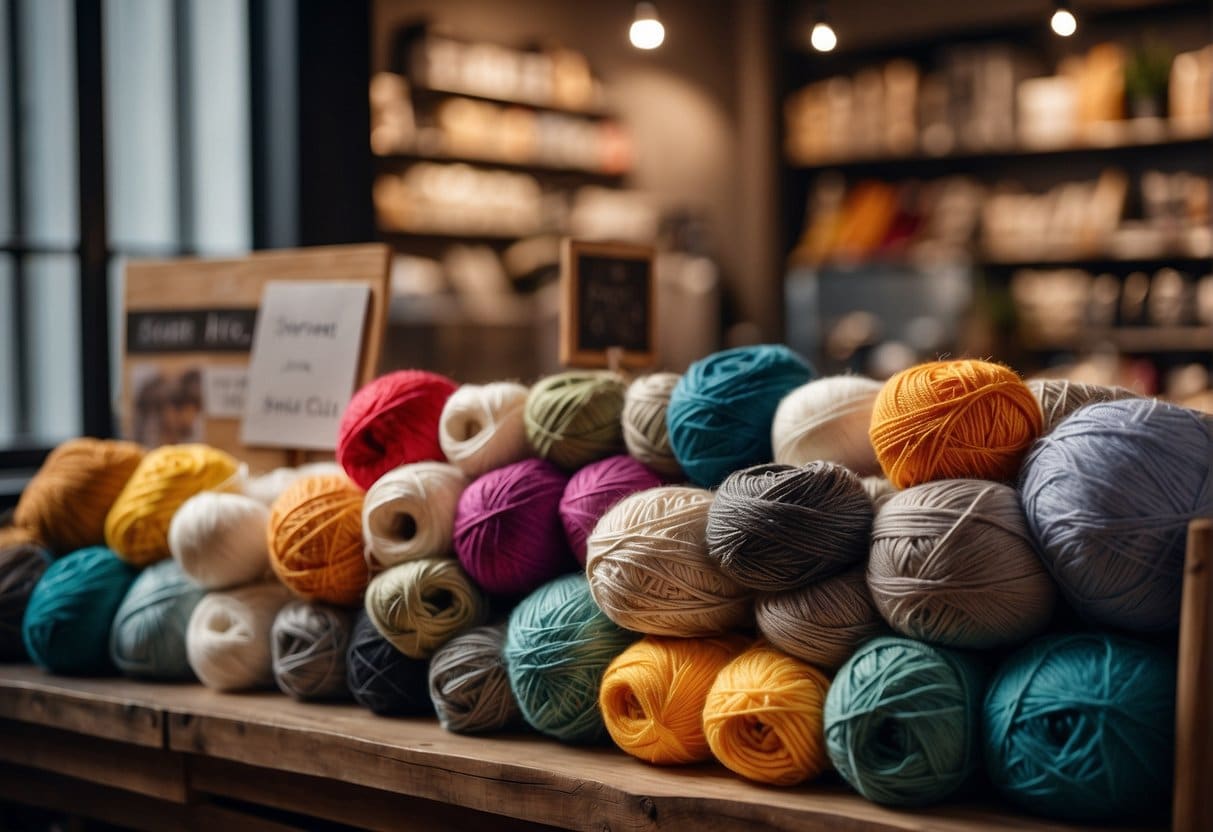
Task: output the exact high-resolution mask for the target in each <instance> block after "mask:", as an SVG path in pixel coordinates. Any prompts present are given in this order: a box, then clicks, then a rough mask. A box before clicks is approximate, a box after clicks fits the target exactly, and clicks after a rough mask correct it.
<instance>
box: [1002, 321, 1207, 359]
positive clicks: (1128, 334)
mask: <svg viewBox="0 0 1213 832" xmlns="http://www.w3.org/2000/svg"><path fill="white" fill-rule="evenodd" d="M1024 345H1025V346H1027V347H1028V348H1029V349H1033V350H1037V351H1041V352H1052V351H1055V350H1079V349H1094V348H1098V347H1100V346H1103V345H1111V346H1112V347H1115V348H1116V349H1117V350H1119V351H1121V352H1127V353H1164V352H1213V327H1208V326H1177V327H1169V326H1140V327H1134V326H1124V327H1115V328H1112V329H1093V330H1090V331H1086V332H1084V333H1083V334H1082V335H1080V336H1078V337H1073V338H1049V337H1042V336H1033V337H1029V338H1025V339H1024Z"/></svg>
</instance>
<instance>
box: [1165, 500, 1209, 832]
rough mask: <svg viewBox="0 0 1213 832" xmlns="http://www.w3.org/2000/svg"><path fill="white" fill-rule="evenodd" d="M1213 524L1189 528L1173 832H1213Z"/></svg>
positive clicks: (1204, 521) (1177, 702) (1177, 699)
mask: <svg viewBox="0 0 1213 832" xmlns="http://www.w3.org/2000/svg"><path fill="white" fill-rule="evenodd" d="M1211 605H1213V519H1208V518H1202V519H1198V520H1193V521H1192V522H1191V524H1190V525H1189V526H1188V552H1187V557H1186V558H1185V560H1184V591H1183V607H1182V608H1181V610H1180V619H1179V673H1178V677H1177V680H1176V696H1175V795H1174V805H1173V807H1172V816H1171V829H1172V832H1208V830H1210V829H1213V606H1211Z"/></svg>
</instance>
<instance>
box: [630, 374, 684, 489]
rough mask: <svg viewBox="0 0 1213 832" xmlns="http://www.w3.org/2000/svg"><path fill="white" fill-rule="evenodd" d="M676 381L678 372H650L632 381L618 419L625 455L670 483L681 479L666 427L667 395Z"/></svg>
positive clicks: (668, 395) (670, 392)
mask: <svg viewBox="0 0 1213 832" xmlns="http://www.w3.org/2000/svg"><path fill="white" fill-rule="evenodd" d="M678 378H679V376H678V374H677V373H653V374H651V375H647V376H641V377H640V378H638V379H636V380H635V381H633V382H632V383H631V384H629V385H628V389H627V392H626V393H624V396H623V413H622V415H621V417H620V418H621V421H622V424H623V444H624V445H625V446H626V447H627V449H628V453H629V454H631V455H632V456H633V457H634V458H636V459H637V460H639V461H640V462H642V463H644V464H645V465H647V466H648V467H649V468H651V469H653V470H654V471H656V472H657V473H658V474H661V475H662V476H663V477H665V478H666V479H669V480H678V479H682V466H680V465H679V464H678V459H677V458H676V457H675V456H674V451H673V449H672V448H671V447H670V431H669V428H668V427H666V411H667V410H668V409H669V407H670V394H672V393H673V392H674V386H675V385H676V384H678Z"/></svg>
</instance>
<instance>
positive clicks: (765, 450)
mask: <svg viewBox="0 0 1213 832" xmlns="http://www.w3.org/2000/svg"><path fill="white" fill-rule="evenodd" d="M815 376H816V372H815V371H814V370H813V367H812V365H811V364H809V362H808V361H806V360H805V359H803V358H801V357H800V356H799V355H797V354H796V353H794V352H792V350H790V349H788V348H787V347H785V346H782V345H780V344H761V345H758V346H752V347H737V348H735V349H731V350H724V351H722V352H717V353H713V354H712V355H709V356H708V357H706V358H703V359H700V360H699V361H696V362H695V363H694V364H692V365H691V366H690V368H688V369H687V371H686V373H684V374H683V376H682V378H680V379H679V380H678V383H677V384H676V385H675V386H674V392H673V393H672V394H671V395H670V406H669V408H668V410H667V411H666V427H667V429H668V430H669V435H670V448H671V450H673V452H674V456H675V458H677V460H678V463H679V465H681V466H682V470H683V471H685V472H686V474H687V476H688V477H690V479H691V481H692V482H694V483H696V484H697V485H701V486H703V487H704V488H715V487H716V486H717V485H719V484H720V482H721V480H723V479H724V478H725V477H726V476H728V475H729V474H731V473H732V472H734V471H737V470H740V469H742V468H747V467H749V466H751V465H756V464H758V463H760V462H770V461H771V458H772V456H773V452H772V450H771V422H772V421H774V419H775V410H776V409H777V408H778V407H779V402H780V400H781V399H782V398H783V397H784V396H785V395H786V394H787V393H789V392H791V391H792V390H794V389H796V388H797V387H799V386H800V385H802V384H806V383H808V382H810V381H812V380H813V378H814V377H815Z"/></svg>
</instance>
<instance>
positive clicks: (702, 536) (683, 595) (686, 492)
mask: <svg viewBox="0 0 1213 832" xmlns="http://www.w3.org/2000/svg"><path fill="white" fill-rule="evenodd" d="M712 499H713V496H712V492H710V491H707V490H705V489H702V488H692V487H687V486H664V487H661V488H651V489H649V490H647V491H641V492H639V493H636V494H633V495H631V496H629V497H626V498H624V499H623V500H622V501H621V502H619V503H617V504H616V505H615V507H614V508H612V509H611V510H610V511H608V512H607V513H606V514H605V515H604V516H603V517H602V519H601V520H599V521H598V525H597V526H595V527H594V531H593V532H591V533H590V538H589V541H588V542H587V544H586V575H587V576H588V578H589V582H590V593H591V594H592V595H593V596H594V600H595V601H596V602H597V604H598V606H599V607H600V608H601V609H602V611H603V612H604V613H606V614H607V616H608V617H609V618H610V619H611V620H612V621H614V622H615V623H616V624H618V625H619V626H620V627H624V628H625V629H628V630H634V631H636V632H639V633H650V634H652V635H662V636H710V635H717V634H719V633H724V632H727V631H728V630H730V629H733V628H734V627H740V626H744V625H747V624H749V623H750V622H751V621H752V620H753V616H752V613H753V610H752V602H751V595H750V591H749V590H747V589H746V588H745V587H743V586H741V584H738V583H737V582H736V581H734V580H733V579H732V578H730V577H728V576H727V575H725V574H724V573H723V572H721V571H720V567H719V566H717V565H716V563H715V562H713V561H712V560H711V559H709V558H708V553H707V540H706V527H707V522H708V509H709V508H710V507H711V505H712Z"/></svg>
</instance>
